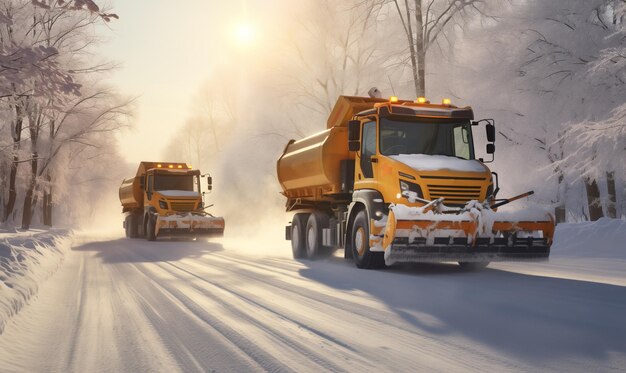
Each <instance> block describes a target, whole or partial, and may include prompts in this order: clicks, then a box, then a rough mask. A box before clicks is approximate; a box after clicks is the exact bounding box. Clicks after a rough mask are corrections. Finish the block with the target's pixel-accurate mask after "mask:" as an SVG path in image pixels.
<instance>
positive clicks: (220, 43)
mask: <svg viewBox="0 0 626 373" xmlns="http://www.w3.org/2000/svg"><path fill="white" fill-rule="evenodd" d="M366 3H367V2H350V3H349V4H348V3H345V4H343V3H342V4H336V3H334V2H331V1H302V2H301V1H298V2H297V3H296V2H293V1H286V0H272V1H262V2H247V1H242V2H231V3H224V2H214V1H210V2H205V1H192V2H190V3H189V4H187V5H186V6H184V7H175V6H173V5H167V6H166V5H165V4H157V5H154V6H150V7H146V6H142V5H139V4H129V3H122V2H120V3H115V4H114V8H115V10H116V12H117V13H118V14H120V20H119V22H117V21H116V22H113V23H111V24H110V25H109V26H108V28H107V29H106V30H103V33H104V34H105V35H108V38H109V39H110V40H109V41H108V44H106V45H105V46H104V47H103V49H102V51H103V53H105V54H106V55H107V56H108V57H110V58H111V59H113V60H115V61H118V62H120V64H121V67H120V68H119V70H118V71H117V72H115V73H114V74H113V76H112V79H113V83H114V84H116V85H117V86H119V87H120V89H121V90H123V91H124V92H125V93H126V94H129V95H135V96H137V108H136V111H135V116H134V123H133V126H132V127H131V128H129V129H126V130H124V131H123V132H121V133H120V134H119V135H118V140H119V149H120V151H119V153H120V157H121V158H122V159H124V161H125V163H126V165H125V166H124V167H123V168H124V170H125V171H126V176H125V177H128V176H132V175H133V173H134V171H133V170H134V169H135V168H136V166H137V164H138V162H139V161H141V160H155V161H176V162H187V163H189V164H191V165H193V166H194V167H197V168H200V169H201V170H202V171H203V172H209V173H210V174H211V175H212V176H213V182H214V185H213V187H214V190H213V192H212V193H210V194H208V195H207V196H206V201H207V203H208V204H211V203H213V204H214V205H215V206H214V207H212V208H211V209H210V210H209V211H210V212H212V213H214V214H216V215H220V216H224V217H225V219H226V226H227V230H226V232H227V233H226V239H227V240H233V242H235V241H237V240H241V241H237V242H248V243H250V244H251V243H254V245H255V246H256V245H260V244H261V243H266V242H269V243H271V244H268V245H266V246H272V247H276V246H277V245H281V247H282V249H285V250H288V245H286V244H285V242H284V240H283V238H284V226H285V225H286V224H288V223H289V221H290V214H287V213H285V212H284V204H285V198H284V197H283V196H282V195H281V194H280V192H281V189H280V185H279V184H278V181H277V179H276V171H275V167H276V160H277V159H278V157H279V156H280V154H281V152H282V151H283V148H284V146H285V144H286V143H287V141H288V140H289V139H291V138H302V137H303V136H306V135H310V134H313V133H315V132H317V131H320V130H322V129H324V128H325V125H326V117H327V115H328V113H329V111H330V109H331V108H332V105H333V103H334V102H335V100H336V98H337V96H338V95H340V94H346V95H361V96H366V95H367V91H368V89H369V88H371V87H373V86H376V87H378V88H379V89H380V90H381V91H382V92H383V96H384V97H387V96H391V95H397V96H399V97H400V98H406V99H412V98H413V97H414V96H415V91H414V88H413V82H412V80H411V71H410V65H409V63H408V60H407V58H406V53H407V47H406V40H405V35H404V34H403V30H402V26H401V25H400V24H399V23H398V21H397V18H396V17H397V14H396V13H394V12H395V10H394V8H390V7H382V8H380V9H378V10H377V12H376V14H375V15H374V16H373V20H369V21H368V22H370V23H368V24H367V25H365V24H364V21H363V18H362V17H363V15H362V9H361V8H360V7H359V6H361V5H363V4H366ZM487 4H488V6H487V8H485V9H487V10H489V11H490V12H493V14H497V17H496V16H494V17H481V16H480V15H476V14H466V15H464V17H463V18H460V19H459V20H457V25H456V26H454V27H452V28H451V29H450V30H447V31H446V34H445V36H446V37H445V38H444V39H441V40H440V41H438V42H437V43H435V44H434V45H433V46H432V49H431V50H429V51H428V53H427V56H426V58H427V59H426V61H427V69H426V90H427V91H426V92H427V94H426V95H427V97H428V98H429V99H431V100H432V101H433V102H439V101H440V100H441V99H442V98H443V97H450V98H452V102H453V104H456V105H458V106H465V105H472V106H473V108H474V111H475V114H476V117H477V119H480V118H494V119H496V125H497V126H498V127H497V128H498V131H499V132H498V133H499V135H498V136H499V137H498V150H497V153H496V161H495V162H494V163H491V164H490V167H491V168H492V170H494V171H497V172H499V174H500V179H501V181H500V187H501V188H502V191H501V195H500V196H501V197H507V196H513V195H517V194H521V193H523V192H526V191H528V190H535V192H536V194H535V196H533V197H532V199H526V200H523V201H518V202H516V203H515V205H514V206H512V207H511V208H513V209H515V208H523V207H524V206H527V205H533V204H539V205H543V206H546V207H550V208H551V207H553V206H554V205H555V204H556V203H557V201H558V200H567V201H568V203H571V206H572V211H584V209H585V207H584V202H583V201H581V196H583V195H584V190H583V187H584V185H583V183H582V181H581V180H582V179H580V177H579V176H575V175H574V176H573V178H572V180H574V181H572V184H571V185H570V186H569V189H568V190H567V191H566V193H569V194H567V195H563V194H562V193H564V192H563V190H562V187H560V186H558V185H557V176H555V172H554V166H553V165H552V163H551V160H550V158H549V156H550V154H551V153H550V154H546V151H544V150H541V149H545V148H546V147H548V148H550V146H551V144H554V142H555V141H556V139H557V137H555V136H554V134H555V133H557V132H558V126H560V125H561V124H563V123H569V122H576V121H577V120H580V119H582V118H584V117H585V114H584V112H580V111H579V110H576V108H577V106H579V105H578V104H577V103H576V102H577V100H578V101H580V97H579V93H577V92H582V90H584V87H583V84H579V83H576V81H575V80H574V79H568V80H567V84H566V85H564V86H563V87H561V86H558V85H556V86H554V87H552V94H548V93H545V92H543V91H541V89H540V88H541V87H539V85H538V83H537V82H536V81H537V80H539V78H540V77H541V76H542V75H541V74H543V73H541V74H539V73H537V71H540V69H539V68H536V69H535V70H533V69H527V70H528V71H527V72H526V73H525V74H528V75H529V76H530V77H528V78H525V77H522V78H520V77H519V75H520V73H519V71H520V70H519V69H520V66H527V65H528V64H527V61H525V60H524V58H528V56H525V55H524V53H522V52H523V51H526V49H525V47H524V46H525V45H532V44H533V40H532V39H531V38H530V37H529V36H528V33H525V32H521V33H519V32H517V31H516V32H513V31H507V25H511V24H510V23H507V22H503V21H501V20H500V18H502V19H507V20H515V22H513V23H512V24H513V25H514V28H515V29H516V30H522V29H524V30H527V29H528V28H530V27H531V26H533V25H535V26H536V25H537V22H538V21H536V20H537V19H540V18H541V17H540V15H541V14H540V13H541V12H542V11H545V12H548V11H555V12H556V11H557V10H558V9H557V10H554V9H547V10H546V9H542V8H541V7H537V6H536V4H535V3H534V2H532V1H530V2H527V1H519V2H511V3H508V2H507V3H506V4H508V5H502V3H500V2H497V1H494V2H487ZM556 8H558V7H556ZM519 12H525V13H523V17H521V18H520V17H517V16H516V15H515V14H517V13H519ZM498 17H500V18H498ZM524 17H525V18H524ZM538 27H539V26H538ZM546 29H547V28H546ZM552 36H553V37H554V39H555V40H558V37H559V35H558V33H556V32H555V33H554V35H552ZM567 40H569V39H567ZM580 43H581V45H582V44H584V43H583V42H582V41H581V42H580ZM570 44H572V43H570ZM345 45H349V47H347V48H345ZM342 46H343V47H342ZM503 46H505V47H507V48H509V49H510V50H509V51H508V52H507V53H506V54H505V53H504V49H503ZM578 47H579V46H578ZM342 48H343V49H342ZM526 53H527V51H526ZM363 56H367V59H366V61H365V62H363V61H362V60H360V59H359V58H361V57H363ZM522 57H523V58H522ZM355 61H360V62H358V63H357V62H355ZM546 65H548V64H547V63H546ZM346 66H347V67H346ZM515 74H517V75H518V76H517V77H516V76H515ZM532 74H535V75H532ZM581 74H583V72H582V71H581ZM546 75H548V74H544V75H543V76H546ZM542 82H543V83H541V84H545V81H543V80H542ZM559 84H565V83H559ZM577 84H578V85H577ZM619 92H620V93H619V94H618V97H622V98H623V97H624V94H623V91H619ZM559 95H560V96H559ZM620 95H621V96H620ZM555 97H557V98H556V99H555ZM618 101H619V99H616V98H614V97H613V98H610V99H609V100H606V102H604V103H602V100H601V99H598V100H595V101H593V102H591V104H590V105H591V106H592V107H594V110H592V111H593V112H594V113H595V112H599V111H602V110H605V107H611V105H612V104H611V103H613V105H614V103H615V102H618ZM605 104H606V105H605ZM594 105H595V106H594ZM606 110H608V109H606ZM568 112H569V113H571V115H568ZM605 112H606V111H605ZM593 117H594V118H596V119H599V118H600V117H599V116H598V115H595V114H593ZM476 131H478V132H477V133H476V137H477V139H478V140H477V144H476V149H477V150H476V155H477V157H483V156H484V157H486V158H489V157H488V156H486V154H485V153H484V144H485V142H484V139H483V137H484V135H483V133H482V129H480V130H476ZM537 138H539V140H541V141H543V143H542V144H543V145H541V144H538V141H539V140H537ZM546 144H547V145H546ZM538 148H539V149H538ZM117 169H118V170H120V169H121V168H120V167H118V168H117ZM116 176H119V175H116ZM622 176H623V175H621V176H620V175H619V172H618V182H619V186H618V190H620V188H621V190H623V182H622V179H621V178H622ZM120 182H121V178H119V181H117V183H116V182H114V181H111V182H110V183H108V184H106V186H107V189H100V192H101V195H102V198H98V202H99V203H101V204H102V205H103V207H98V208H96V209H95V210H97V213H90V214H88V215H89V216H88V219H87V220H85V221H89V222H91V223H92V225H95V226H105V225H107V226H108V225H110V226H112V227H117V228H116V229H119V230H120V232H121V221H122V214H121V208H119V203H118V207H117V209H118V211H117V212H115V208H114V207H113V206H114V205H115V200H116V196H117V186H116V185H119V183H120ZM602 182H603V181H600V183H602ZM102 185H103V186H104V184H102ZM566 189H567V188H566ZM621 190H620V193H618V194H620V195H619V196H618V204H619V203H621V204H623V200H622V197H621ZM603 198H604V197H603ZM583 215H585V213H584V212H583V213H582V215H581V213H579V212H573V213H572V215H571V216H570V218H572V219H574V220H576V219H582V218H584V216H583ZM112 222H114V223H112ZM242 245H243V244H242Z"/></svg>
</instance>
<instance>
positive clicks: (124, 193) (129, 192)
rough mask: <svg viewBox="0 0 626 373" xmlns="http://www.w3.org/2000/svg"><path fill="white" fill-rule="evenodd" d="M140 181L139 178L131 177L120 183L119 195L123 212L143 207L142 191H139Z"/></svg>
mask: <svg viewBox="0 0 626 373" xmlns="http://www.w3.org/2000/svg"><path fill="white" fill-rule="evenodd" d="M140 181H141V177H140V176H136V177H131V178H128V179H124V180H123V181H122V185H120V192H119V193H120V202H121V203H122V208H123V211H128V210H130V209H135V208H139V207H142V206H143V191H142V190H141V186H140Z"/></svg>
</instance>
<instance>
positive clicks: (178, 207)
mask: <svg viewBox="0 0 626 373" xmlns="http://www.w3.org/2000/svg"><path fill="white" fill-rule="evenodd" d="M170 205H171V206H172V210H174V211H193V210H195V209H196V202H195V201H189V202H183V201H173V202H170Z"/></svg>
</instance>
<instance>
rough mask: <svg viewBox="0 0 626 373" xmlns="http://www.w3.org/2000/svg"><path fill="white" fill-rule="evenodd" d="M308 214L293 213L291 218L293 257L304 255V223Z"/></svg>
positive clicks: (302, 256) (298, 257)
mask: <svg viewBox="0 0 626 373" xmlns="http://www.w3.org/2000/svg"><path fill="white" fill-rule="evenodd" d="M308 217H309V214H301V213H298V214H295V215H294V216H293V219H291V251H292V252H293V258H294V259H302V258H304V256H305V254H306V253H305V250H306V248H305V244H304V241H305V234H304V232H305V230H304V228H305V224H306V221H307V220H306V219H307V218H308Z"/></svg>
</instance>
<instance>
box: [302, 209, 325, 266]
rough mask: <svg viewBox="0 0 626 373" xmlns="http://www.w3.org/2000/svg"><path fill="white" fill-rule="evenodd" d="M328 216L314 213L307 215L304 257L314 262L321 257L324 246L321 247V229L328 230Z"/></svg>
mask: <svg viewBox="0 0 626 373" xmlns="http://www.w3.org/2000/svg"><path fill="white" fill-rule="evenodd" d="M328 220H329V219H328V215H326V214H324V213H321V212H314V213H312V214H311V215H309V219H308V220H307V222H306V230H305V232H306V240H305V244H306V257H307V258H308V259H311V260H315V259H317V258H318V257H320V256H322V254H323V252H324V246H323V245H322V229H323V228H328Z"/></svg>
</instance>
